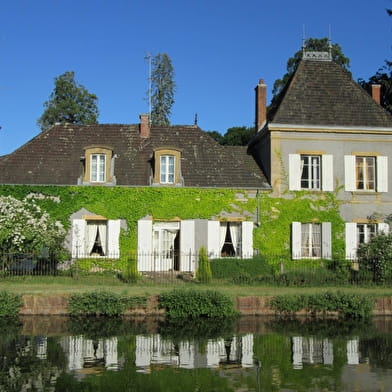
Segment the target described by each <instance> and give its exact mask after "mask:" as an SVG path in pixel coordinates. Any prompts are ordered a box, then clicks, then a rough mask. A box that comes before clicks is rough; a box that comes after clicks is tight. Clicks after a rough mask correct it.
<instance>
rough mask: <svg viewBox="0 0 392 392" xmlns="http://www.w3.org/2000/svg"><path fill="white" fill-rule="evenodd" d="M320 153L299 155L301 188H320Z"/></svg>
mask: <svg viewBox="0 0 392 392" xmlns="http://www.w3.org/2000/svg"><path fill="white" fill-rule="evenodd" d="M320 158H321V157H320V155H301V169H302V170H301V171H302V173H301V189H318V190H319V189H320V187H321V172H320V168H321V165H320V161H321V159H320Z"/></svg>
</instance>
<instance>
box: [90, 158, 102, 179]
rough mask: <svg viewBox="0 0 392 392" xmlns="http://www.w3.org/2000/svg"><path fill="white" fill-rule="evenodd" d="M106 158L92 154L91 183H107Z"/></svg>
mask: <svg viewBox="0 0 392 392" xmlns="http://www.w3.org/2000/svg"><path fill="white" fill-rule="evenodd" d="M105 163H106V156H105V155H104V154H91V173H90V174H91V176H90V181H91V182H105V170H106V169H105V168H106V164H105Z"/></svg>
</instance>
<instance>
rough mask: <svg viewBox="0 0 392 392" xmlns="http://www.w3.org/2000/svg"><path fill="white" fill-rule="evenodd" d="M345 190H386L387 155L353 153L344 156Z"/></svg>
mask: <svg viewBox="0 0 392 392" xmlns="http://www.w3.org/2000/svg"><path fill="white" fill-rule="evenodd" d="M344 177H345V190H346V191H349V192H355V191H364V192H375V191H376V192H388V157H386V156H379V155H376V154H374V155H370V154H369V155H366V154H363V153H361V154H353V155H346V156H345V157H344Z"/></svg>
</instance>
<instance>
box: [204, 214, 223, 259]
mask: <svg viewBox="0 0 392 392" xmlns="http://www.w3.org/2000/svg"><path fill="white" fill-rule="evenodd" d="M207 254H208V257H210V258H220V255H221V249H220V222H219V221H210V220H209V221H208V240H207Z"/></svg>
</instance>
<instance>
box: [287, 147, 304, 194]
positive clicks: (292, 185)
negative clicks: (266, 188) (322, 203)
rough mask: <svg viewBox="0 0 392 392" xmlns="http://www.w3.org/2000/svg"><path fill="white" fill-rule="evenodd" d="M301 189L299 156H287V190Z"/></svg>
mask: <svg viewBox="0 0 392 392" xmlns="http://www.w3.org/2000/svg"><path fill="white" fill-rule="evenodd" d="M300 189H301V155H299V154H289V190H290V191H299V190H300Z"/></svg>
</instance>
